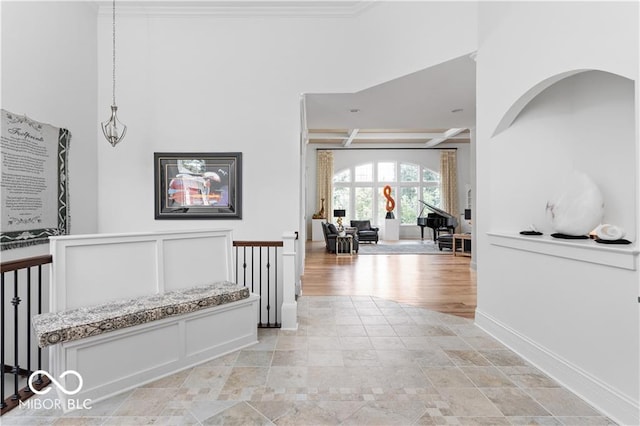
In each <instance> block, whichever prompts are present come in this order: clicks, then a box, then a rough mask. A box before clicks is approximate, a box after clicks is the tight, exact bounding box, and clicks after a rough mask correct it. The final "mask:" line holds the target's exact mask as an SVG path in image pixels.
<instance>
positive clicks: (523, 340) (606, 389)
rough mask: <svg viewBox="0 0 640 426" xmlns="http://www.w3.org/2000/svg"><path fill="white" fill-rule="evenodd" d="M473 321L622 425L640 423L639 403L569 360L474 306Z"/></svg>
mask: <svg viewBox="0 0 640 426" xmlns="http://www.w3.org/2000/svg"><path fill="white" fill-rule="evenodd" d="M475 323H476V325H477V326H478V327H480V328H481V329H482V330H484V331H485V332H487V333H488V334H490V335H491V336H493V337H494V338H495V339H497V340H498V341H500V342H501V343H502V344H504V345H505V346H507V347H508V348H509V349H511V350H512V351H513V352H515V353H517V354H518V355H520V356H521V357H522V358H524V359H526V360H527V361H528V362H530V363H531V364H532V365H534V366H535V367H537V368H538V369H540V370H541V371H543V372H544V373H545V374H547V375H548V376H549V377H551V378H552V379H554V380H555V381H556V382H558V383H560V384H561V385H562V386H564V387H565V388H567V389H568V390H570V391H571V392H573V393H574V394H576V395H577V396H578V397H580V398H582V399H583V400H585V401H586V402H588V403H589V404H591V405H592V406H593V407H595V408H596V409H598V410H599V411H600V412H602V413H604V414H605V415H607V416H608V417H609V418H611V419H612V420H614V421H615V422H617V423H619V424H621V425H638V424H640V405H638V401H633V400H632V399H631V398H629V397H628V396H626V395H623V394H622V393H620V392H619V391H617V390H615V389H613V388H611V387H610V386H609V385H607V384H606V383H604V382H602V381H601V380H599V379H597V378H596V377H593V376H592V375H591V374H589V373H588V372H586V371H584V370H582V369H581V368H579V367H578V366H576V365H573V364H572V363H571V362H570V361H568V360H566V359H564V358H562V357H560V356H558V355H557V354H555V353H553V352H552V351H550V350H548V349H547V348H545V347H543V346H541V345H539V344H538V343H536V342H535V341H533V340H531V339H529V338H528V337H526V336H524V335H522V334H520V333H519V332H518V331H516V330H514V329H512V328H510V327H509V326H507V325H506V324H503V323H501V322H500V321H498V320H497V319H495V318H493V317H491V316H490V315H487V314H485V313H483V312H482V311H480V310H478V309H476V317H475Z"/></svg>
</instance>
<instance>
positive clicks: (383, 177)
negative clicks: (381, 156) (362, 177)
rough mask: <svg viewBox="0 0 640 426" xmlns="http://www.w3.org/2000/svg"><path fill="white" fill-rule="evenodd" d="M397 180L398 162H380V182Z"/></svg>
mask: <svg viewBox="0 0 640 426" xmlns="http://www.w3.org/2000/svg"><path fill="white" fill-rule="evenodd" d="M395 181H396V163H378V182H395Z"/></svg>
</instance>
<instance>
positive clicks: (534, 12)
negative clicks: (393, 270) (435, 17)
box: [474, 2, 640, 424]
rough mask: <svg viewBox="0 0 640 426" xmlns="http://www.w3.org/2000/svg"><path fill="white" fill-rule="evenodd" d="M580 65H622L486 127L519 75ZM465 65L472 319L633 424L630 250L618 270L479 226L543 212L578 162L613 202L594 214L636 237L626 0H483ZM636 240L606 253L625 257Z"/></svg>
mask: <svg viewBox="0 0 640 426" xmlns="http://www.w3.org/2000/svg"><path fill="white" fill-rule="evenodd" d="M589 69H594V70H602V71H607V72H610V73H615V74H619V75H620V76H622V77H611V76H610V75H605V74H603V73H585V74H578V75H576V76H575V77H571V78H569V79H567V80H563V81H561V82H560V83H558V84H557V85H556V86H552V87H551V89H549V90H548V91H546V92H542V93H541V94H540V95H539V96H538V97H537V98H535V99H534V100H533V101H532V102H531V103H529V105H528V106H527V107H526V108H525V109H524V110H523V111H522V113H521V115H520V117H518V118H517V119H516V120H515V121H514V122H513V123H512V125H511V127H509V128H508V129H506V130H504V131H503V132H502V133H499V134H497V135H496V136H495V137H494V132H495V130H496V127H497V126H498V123H499V122H500V121H501V119H502V117H503V116H505V114H507V113H508V112H509V109H510V107H511V106H512V105H513V104H514V103H517V101H518V99H520V98H521V97H522V96H523V95H525V94H526V93H527V92H528V91H529V90H530V89H532V88H535V87H537V86H539V83H540V82H543V81H545V80H547V79H550V78H551V79H552V78H554V76H557V75H561V74H563V73H568V72H574V71H576V70H589ZM623 77H624V78H623ZM477 78H478V85H477V95H478V98H477V99H478V110H477V111H478V113H477V145H476V148H477V151H476V159H477V163H476V166H477V186H478V191H477V206H478V209H477V210H478V211H477V215H476V217H475V218H474V225H475V226H477V234H478V235H477V237H478V238H477V240H478V250H477V262H478V308H477V311H476V322H477V323H478V324H479V325H480V326H482V327H483V328H485V329H487V330H489V331H490V332H491V333H492V334H494V335H495V336H496V337H498V338H499V339H501V340H503V341H505V342H506V343H507V344H509V345H510V346H511V347H512V348H513V349H514V350H515V351H516V352H519V353H521V354H522V355H524V356H525V357H527V358H528V359H529V360H530V361H532V362H533V363H534V364H536V365H538V366H540V367H541V368H543V369H544V370H546V371H547V372H549V373H550V374H552V375H553V376H554V377H555V378H556V379H557V380H559V381H560V382H562V383H563V384H565V385H566V386H568V387H569V388H570V389H572V390H573V391H574V392H576V393H577V394H578V395H580V396H582V397H583V398H585V399H587V400H588V401H589V402H591V403H592V404H594V405H595V406H596V407H598V408H599V409H601V410H602V411H604V412H605V413H607V414H608V415H609V416H611V417H612V418H613V419H615V420H616V421H618V422H621V423H623V424H638V423H639V422H640V419H639V418H638V405H639V404H638V400H639V393H640V392H639V384H638V377H639V373H640V369H639V365H638V364H639V359H640V350H639V342H638V338H639V332H640V330H639V326H638V323H639V322H638V318H639V312H638V302H637V296H638V282H639V280H640V276H639V272H638V270H637V269H638V259H637V255H635V260H634V262H633V264H634V265H635V270H628V269H622V268H618V267H612V266H607V265H603V264H596V263H589V262H585V261H583V260H580V256H579V255H577V252H578V251H579V250H578V249H577V248H575V247H571V246H562V245H561V244H559V243H557V242H553V241H552V242H551V243H553V245H552V246H549V250H554V251H558V250H559V253H560V255H562V256H564V257H558V256H551V255H548V254H545V253H548V252H549V250H546V251H545V249H540V248H541V247H542V246H538V247H537V248H535V250H537V251H539V252H538V253H534V252H530V251H523V250H519V249H514V248H513V247H503V246H498V245H496V244H495V243H496V242H497V239H496V238H494V237H490V236H488V235H487V232H496V231H503V232H507V233H511V234H513V235H514V236H515V235H517V232H518V231H519V230H521V229H523V228H524V226H526V224H528V223H531V222H534V223H536V224H537V225H538V224H544V218H543V216H544V205H542V206H540V204H541V203H543V201H542V200H545V199H546V194H547V193H548V191H549V190H552V189H553V188H550V187H551V186H553V185H554V184H556V185H557V184H558V181H559V179H560V176H561V175H562V173H563V172H564V171H565V167H566V168H571V167H575V168H581V167H585V168H586V170H585V171H586V172H587V173H589V174H591V175H592V177H594V179H595V180H596V182H598V183H599V184H600V185H601V186H603V193H604V194H605V198H607V203H608V205H609V206H611V207H612V208H608V209H607V214H606V216H605V218H606V219H607V220H610V221H612V222H617V223H619V224H622V225H623V226H625V227H626V228H628V230H629V231H630V233H631V235H630V236H629V237H630V239H631V240H633V241H637V234H638V230H637V229H638V209H637V203H638V201H637V197H638V195H637V194H638V186H637V176H638V140H637V130H636V129H637V125H638V124H637V116H638V113H637V110H634V105H637V99H634V88H633V86H632V85H631V84H630V83H629V81H627V80H626V79H625V78H628V79H633V80H635V79H637V78H638V4H637V3H612V2H584V3H576V2H566V3H559V2H543V3H534V2H531V3H524V2H512V3H500V2H495V3H481V4H480V9H479V48H478V55H477ZM635 91H636V93H637V89H635ZM636 96H637V95H636ZM540 168H542V170H544V172H543V174H541V175H540V179H539V181H540V182H539V183H540V185H536V180H535V179H533V178H532V175H533V174H534V173H537V172H539V170H540ZM538 207H539V210H538ZM542 228H543V230H544V231H545V232H548V231H549V227H548V226H544V225H543V226H542ZM516 238H517V237H516ZM516 241H517V240H516ZM492 243H494V244H492ZM586 243H587V244H588V243H589V242H586ZM590 243H591V244H595V243H593V242H590ZM637 244H638V243H637V242H636V243H635V245H634V246H632V248H626V249H623V250H624V253H623V254H620V255H616V256H622V257H625V256H626V257H632V258H633V257H634V255H633V254H632V252H633V249H634V248H635V249H636V250H637ZM516 245H517V244H516ZM529 248H531V247H529ZM591 249H593V248H589V250H591ZM595 250H599V252H598V253H599V254H600V256H599V257H601V258H605V257H607V256H609V255H610V253H611V251H610V250H609V251H607V249H605V248H602V247H596V248H595ZM605 263H606V262H605Z"/></svg>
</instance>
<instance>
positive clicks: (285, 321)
mask: <svg viewBox="0 0 640 426" xmlns="http://www.w3.org/2000/svg"><path fill="white" fill-rule="evenodd" d="M297 238H298V234H297V233H296V232H286V233H285V234H284V235H283V236H282V241H283V247H282V281H283V289H282V293H283V294H282V299H283V300H282V330H297V329H298V302H296V281H297V279H298V277H297V274H296V255H297V253H296V240H297Z"/></svg>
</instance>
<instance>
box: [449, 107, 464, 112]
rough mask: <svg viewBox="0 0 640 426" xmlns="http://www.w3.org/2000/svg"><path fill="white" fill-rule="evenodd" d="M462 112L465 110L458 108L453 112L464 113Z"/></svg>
mask: <svg viewBox="0 0 640 426" xmlns="http://www.w3.org/2000/svg"><path fill="white" fill-rule="evenodd" d="M462 111H464V109H462V108H456V109H452V110H451V112H462Z"/></svg>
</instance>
